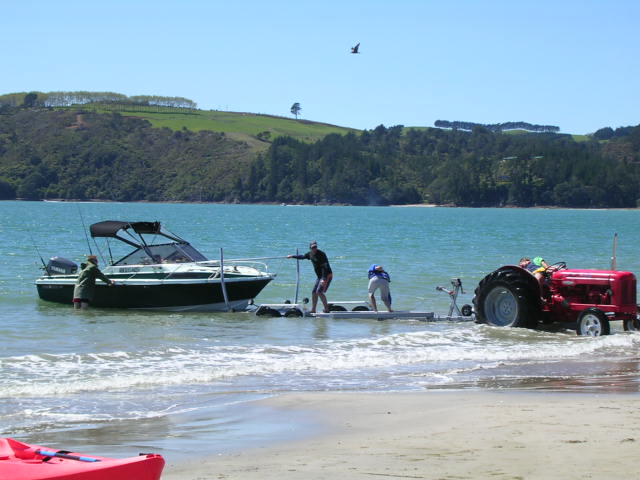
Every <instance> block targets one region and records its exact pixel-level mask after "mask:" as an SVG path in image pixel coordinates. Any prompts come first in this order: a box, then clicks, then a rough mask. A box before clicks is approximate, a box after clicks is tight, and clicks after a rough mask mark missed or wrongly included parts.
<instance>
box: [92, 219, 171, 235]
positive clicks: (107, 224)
mask: <svg viewBox="0 0 640 480" xmlns="http://www.w3.org/2000/svg"><path fill="white" fill-rule="evenodd" d="M89 229H90V230H91V236H92V237H116V238H117V237H118V232H119V231H120V230H125V231H126V230H128V229H132V230H133V231H134V232H136V233H137V234H138V235H139V234H144V233H146V234H156V233H161V229H160V222H122V221H119V220H105V221H104V222H98V223H94V224H93V225H91V227H89Z"/></svg>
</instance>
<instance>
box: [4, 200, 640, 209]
mask: <svg viewBox="0 0 640 480" xmlns="http://www.w3.org/2000/svg"><path fill="white" fill-rule="evenodd" d="M0 202H42V203H142V204H145V203H148V204H169V205H271V206H282V207H392V208H469V209H483V208H491V209H500V210H585V211H589V210H596V211H600V210H601V211H608V210H639V209H640V207H601V208H597V207H559V206H556V205H537V206H532V207H519V206H516V205H503V206H486V207H472V206H465V205H452V204H436V203H407V204H388V205H354V204H350V203H282V202H254V203H244V202H188V201H182V200H164V201H147V200H130V201H120V200H100V199H97V198H91V199H85V200H80V199H62V198H42V199H26V198H5V199H0Z"/></svg>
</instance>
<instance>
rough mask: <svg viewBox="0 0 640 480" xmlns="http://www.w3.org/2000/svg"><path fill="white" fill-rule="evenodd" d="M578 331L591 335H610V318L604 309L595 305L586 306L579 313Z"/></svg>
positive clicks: (580, 333) (578, 332)
mask: <svg viewBox="0 0 640 480" xmlns="http://www.w3.org/2000/svg"><path fill="white" fill-rule="evenodd" d="M576 333H577V334H578V335H584V336H589V337H599V336H601V335H609V333H611V326H610V325H609V319H608V318H607V316H606V315H605V314H604V312H603V311H602V310H599V309H597V308H594V307H590V308H585V309H584V310H583V311H582V312H580V315H578V325H577V327H576Z"/></svg>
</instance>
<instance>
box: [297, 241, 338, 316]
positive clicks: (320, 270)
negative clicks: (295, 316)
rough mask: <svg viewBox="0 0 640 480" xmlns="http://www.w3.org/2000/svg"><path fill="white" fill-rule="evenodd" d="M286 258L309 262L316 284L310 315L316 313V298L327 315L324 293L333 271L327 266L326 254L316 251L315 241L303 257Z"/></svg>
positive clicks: (327, 307)
mask: <svg viewBox="0 0 640 480" xmlns="http://www.w3.org/2000/svg"><path fill="white" fill-rule="evenodd" d="M287 258H295V259H297V260H305V259H306V260H311V263H312V264H313V269H314V270H315V272H316V277H318V278H317V279H316V283H315V285H314V286H313V291H312V292H311V313H316V307H317V306H318V297H320V300H321V301H322V306H323V307H324V310H323V311H324V313H329V303H327V296H326V295H325V293H326V292H327V290H328V289H329V285H330V284H331V280H332V279H333V271H332V270H331V265H329V259H328V258H327V255H326V253H324V252H323V251H322V250H320V249H318V242H316V241H315V240H314V241H313V242H311V243H310V244H309V251H308V252H307V253H305V254H304V255H287Z"/></svg>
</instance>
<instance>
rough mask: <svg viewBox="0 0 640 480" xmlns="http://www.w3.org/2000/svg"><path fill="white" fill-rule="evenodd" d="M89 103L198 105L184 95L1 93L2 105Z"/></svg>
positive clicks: (31, 105)
mask: <svg viewBox="0 0 640 480" xmlns="http://www.w3.org/2000/svg"><path fill="white" fill-rule="evenodd" d="M87 104H122V105H139V106H141V105H144V106H158V107H171V108H187V109H196V108H197V107H198V105H197V103H196V102H194V101H193V100H189V99H188V98H184V97H163V96H159V95H132V96H127V95H123V94H121V93H115V92H82V91H79V92H47V93H44V92H20V93H8V94H5V95H0V107H1V106H8V107H20V106H27V107H70V106H73V105H87Z"/></svg>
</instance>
